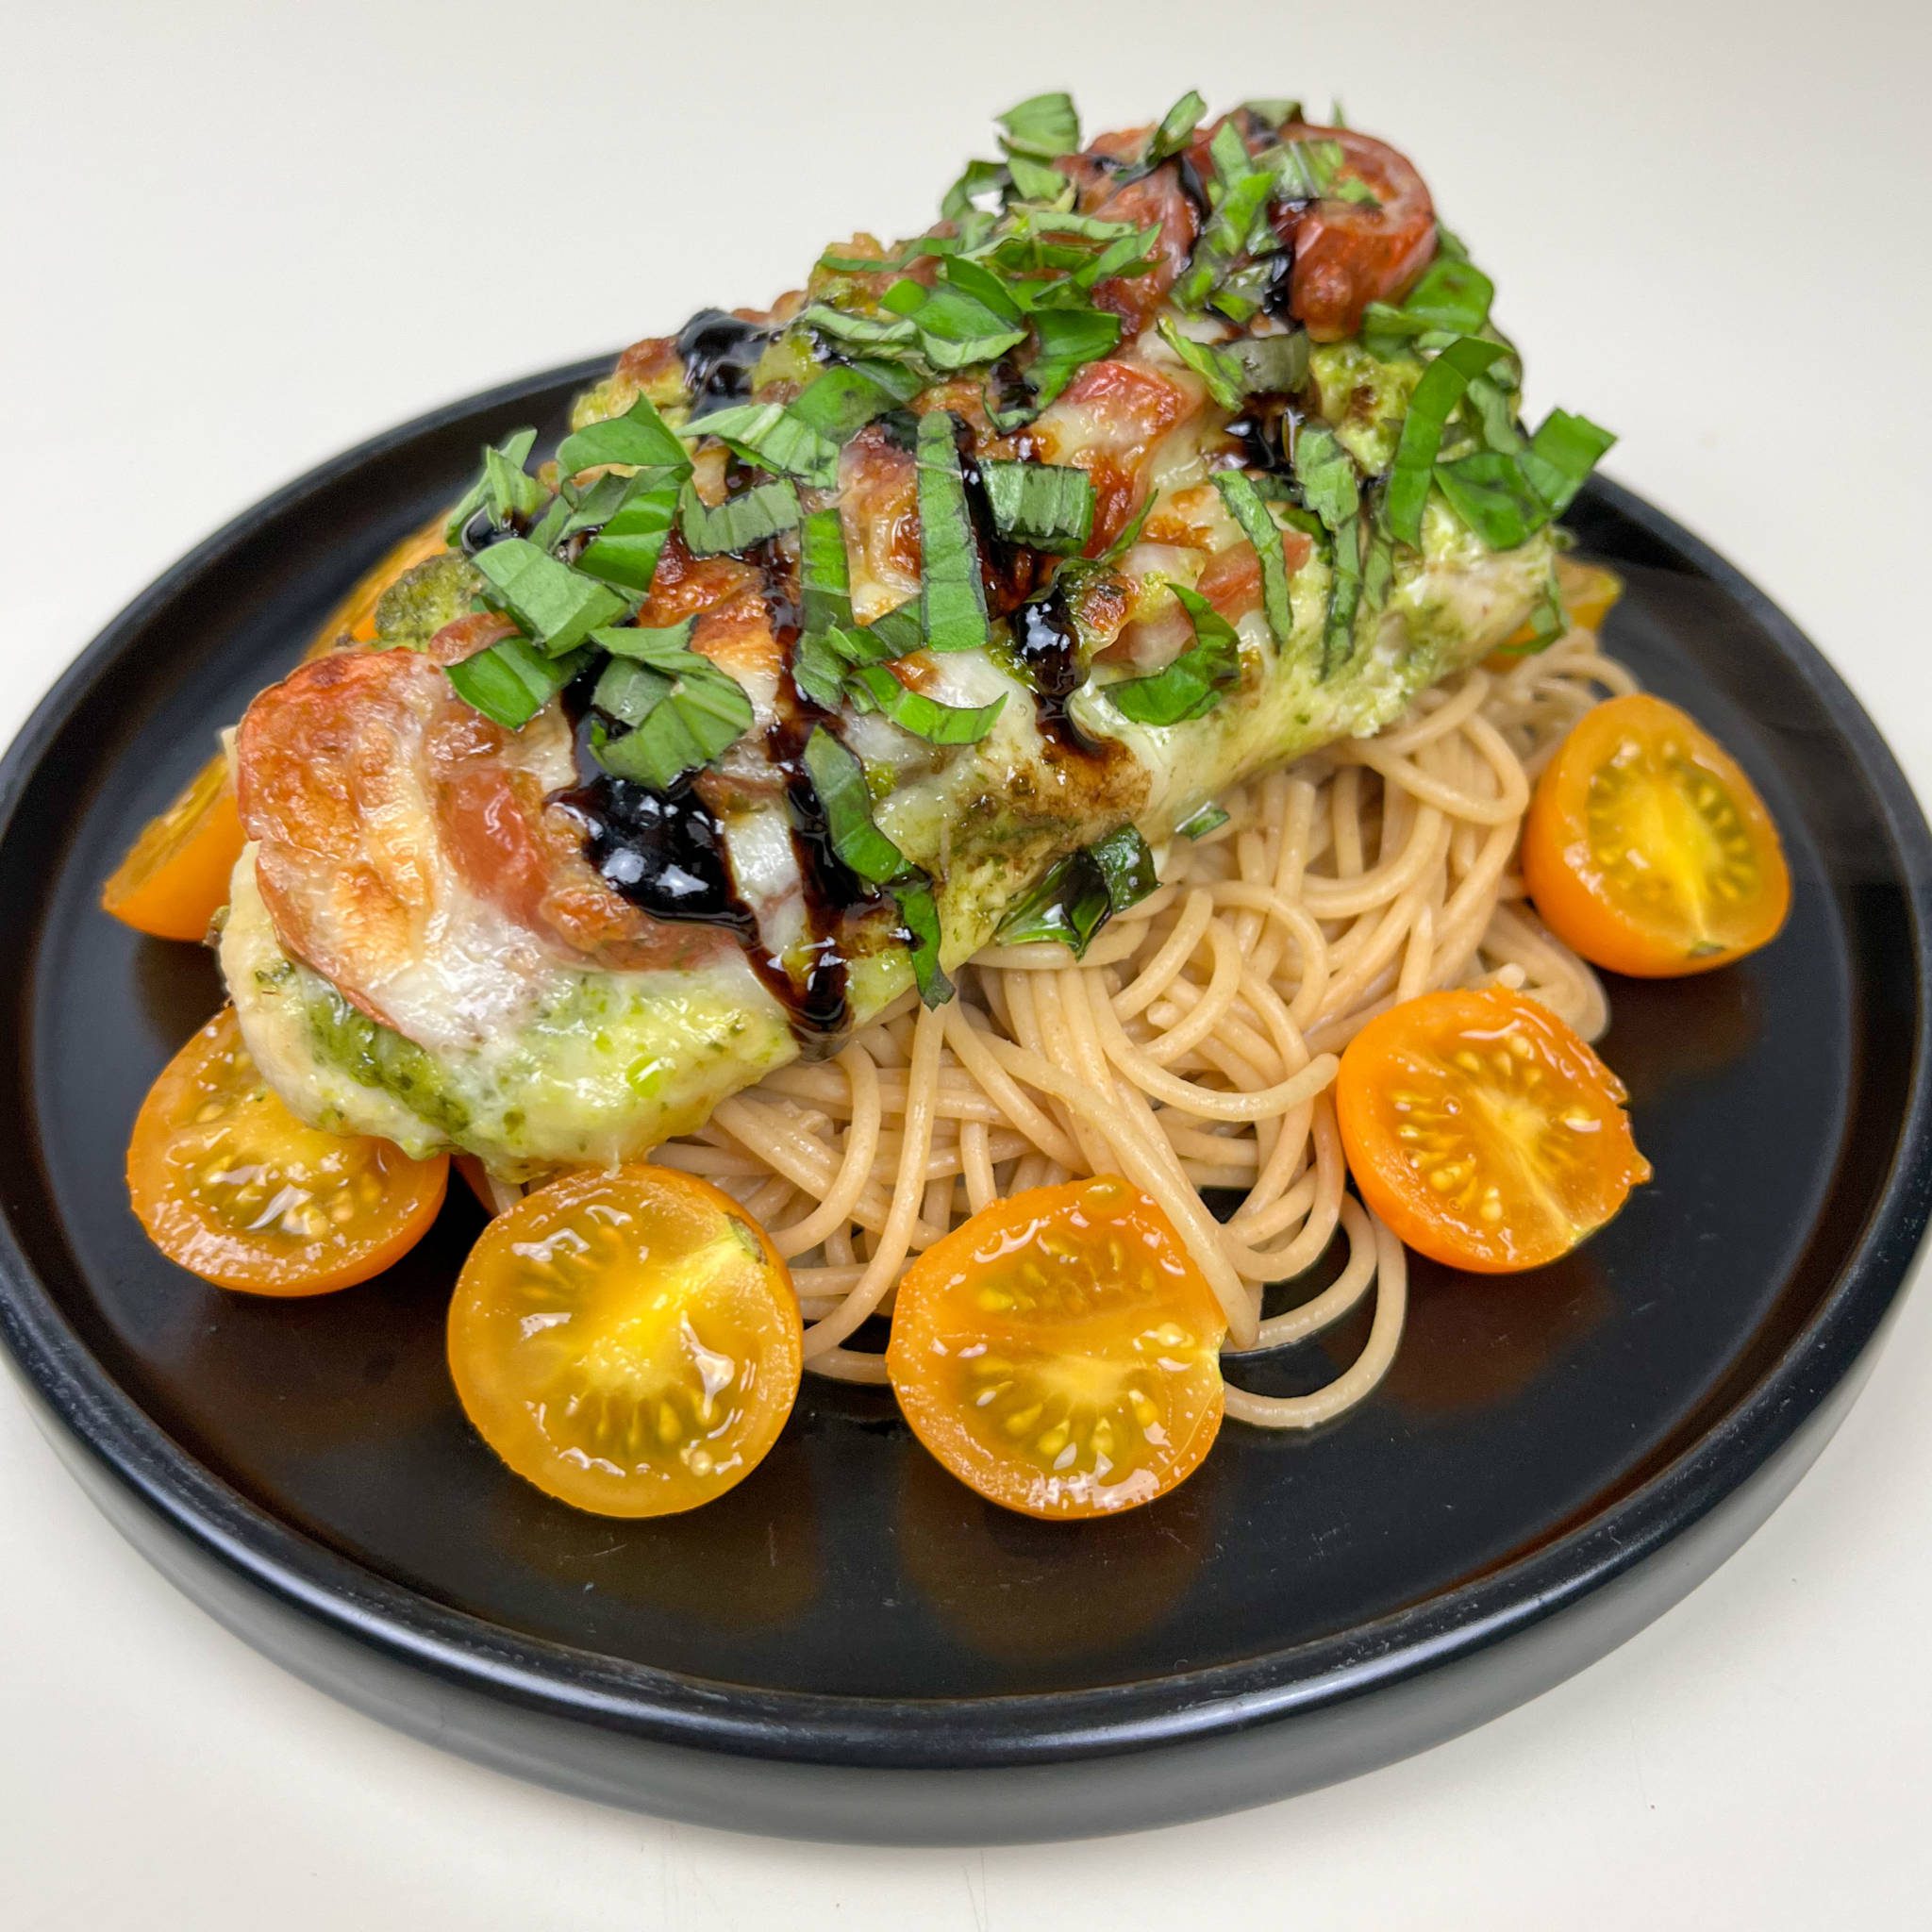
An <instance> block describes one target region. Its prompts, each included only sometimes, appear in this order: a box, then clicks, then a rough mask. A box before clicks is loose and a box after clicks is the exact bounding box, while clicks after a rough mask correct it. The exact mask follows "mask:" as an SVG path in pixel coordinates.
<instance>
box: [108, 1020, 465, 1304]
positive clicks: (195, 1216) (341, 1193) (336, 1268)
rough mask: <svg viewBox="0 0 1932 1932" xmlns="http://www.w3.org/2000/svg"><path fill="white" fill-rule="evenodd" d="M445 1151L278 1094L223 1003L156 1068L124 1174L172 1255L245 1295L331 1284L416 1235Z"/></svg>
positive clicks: (405, 1246) (363, 1277)
mask: <svg viewBox="0 0 1932 1932" xmlns="http://www.w3.org/2000/svg"><path fill="white" fill-rule="evenodd" d="M448 1174H449V1162H448V1161H447V1160H446V1159H445V1158H442V1157H441V1156H438V1157H437V1158H435V1159H434V1160H412V1159H410V1158H409V1157H408V1155H406V1154H405V1153H403V1152H402V1150H401V1149H400V1148H397V1147H394V1146H391V1143H390V1142H389V1141H376V1140H371V1139H367V1138H365V1137H363V1136H360V1135H349V1134H325V1133H323V1132H321V1131H320V1130H319V1129H318V1128H315V1127H311V1126H308V1125H307V1124H305V1123H303V1122H302V1121H299V1120H297V1119H296V1118H295V1116H294V1115H293V1114H292V1113H291V1112H290V1111H289V1109H288V1108H286V1107H284V1106H283V1105H282V1103H281V1101H280V1100H279V1099H278V1098H277V1097H276V1095H275V1091H273V1090H272V1089H271V1088H270V1086H269V1084H268V1082H267V1081H266V1080H264V1079H263V1078H262V1077H261V1074H259V1073H258V1071H257V1069H256V1065H255V1062H254V1061H253V1060H251V1059H250V1058H248V1049H247V1047H246V1046H245V1045H244V1044H243V1043H242V1028H241V1026H240V1025H239V1024H237V1022H236V1019H235V1009H234V1008H232V1007H225V1008H223V1009H222V1010H221V1011H220V1012H219V1013H218V1014H216V1016H215V1017H214V1018H213V1019H212V1020H210V1021H209V1022H208V1024H207V1025H206V1026H204V1027H203V1028H202V1029H201V1031H200V1032H199V1033H197V1034H196V1035H195V1036H194V1038H193V1039H192V1040H191V1041H189V1042H188V1044H187V1045H186V1046H184V1047H183V1048H182V1049H181V1051H180V1052H179V1053H177V1054H176V1055H175V1058H173V1059H172V1060H170V1061H169V1062H168V1064H167V1066H166V1067H165V1068H164V1069H163V1070H162V1073H161V1076H160V1078H159V1079H158V1080H157V1081H156V1082H155V1084H154V1086H153V1087H152V1088H150V1089H149V1091H148V1096H147V1098H146V1099H145V1100H144V1101H143V1102H142V1108H141V1112H140V1114H139V1115H138V1116H137V1117H136V1119H135V1123H134V1137H133V1139H132V1141H130V1142H129V1143H128V1148H127V1187H128V1192H129V1194H130V1195H131V1196H132V1198H133V1202H134V1211H135V1213H136V1214H137V1215H138V1216H139V1217H140V1219H141V1224H142V1226H143V1227H144V1228H146V1229H147V1232H148V1238H149V1240H151V1241H153V1242H154V1244H155V1246H156V1247H158V1248H159V1249H160V1251H161V1252H162V1254H164V1255H166V1256H167V1257H168V1258H169V1259H170V1260H171V1261H175V1262H178V1263H179V1264H180V1266H182V1267H183V1268H186V1269H188V1270H189V1271H190V1272H191V1273H192V1274H199V1275H200V1276H201V1277H202V1279H203V1280H204V1281H212V1282H213V1283H214V1284H215V1285H216V1286H217V1287H218V1288H233V1289H240V1290H242V1291H244V1292H246V1293H249V1294H269V1295H303V1294H326V1293H327V1292H328V1291H330V1290H331V1289H337V1288H347V1287H349V1286H351V1285H352V1284H353V1283H355V1282H358V1281H367V1280H368V1279H369V1277H370V1276H371V1275H372V1274H381V1273H382V1271H383V1270H384V1269H385V1268H387V1267H388V1266H389V1265H390V1264H391V1262H392V1261H395V1260H397V1259H399V1258H400V1257H402V1256H404V1255H406V1254H408V1251H409V1250H410V1249H411V1248H413V1247H414V1246H415V1245H416V1243H417V1242H418V1241H421V1240H422V1238H423V1236H424V1234H425V1231H426V1230H427V1229H428V1226H429V1224H430V1223H431V1222H432V1221H434V1220H435V1219H436V1210H437V1209H438V1208H440V1207H441V1205H442V1194H443V1188H444V1185H445V1183H446V1181H447V1179H448Z"/></svg>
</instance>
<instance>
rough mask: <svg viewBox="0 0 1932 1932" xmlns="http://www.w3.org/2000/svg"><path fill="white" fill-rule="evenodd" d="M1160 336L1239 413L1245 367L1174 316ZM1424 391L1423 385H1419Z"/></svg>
mask: <svg viewBox="0 0 1932 1932" xmlns="http://www.w3.org/2000/svg"><path fill="white" fill-rule="evenodd" d="M1159 327H1160V334H1161V338H1162V340H1163V341H1165V342H1166V343H1167V345H1168V347H1169V348H1171V349H1172V350H1173V351H1174V354H1175V355H1176V356H1178V357H1179V358H1181V360H1182V361H1183V362H1185V363H1186V364H1187V365H1188V367H1189V368H1190V369H1191V370H1192V371H1193V372H1194V374H1195V375H1198V376H1199V377H1200V378H1201V380H1202V381H1203V382H1205V383H1206V384H1207V385H1208V394H1209V395H1210V396H1212V397H1213V398H1214V400H1215V401H1216V402H1217V403H1219V404H1220V405H1221V407H1222V408H1224V409H1238V408H1240V407H1241V381H1242V372H1241V364H1240V363H1239V362H1237V361H1236V360H1235V359H1234V358H1233V357H1232V356H1229V355H1227V354H1226V353H1225V352H1224V351H1223V350H1221V349H1218V348H1216V347H1215V346H1214V344H1213V343H1211V342H1197V341H1194V340H1193V339H1192V338H1191V336H1184V335H1183V334H1182V333H1181V332H1180V330H1179V329H1178V328H1176V327H1175V326H1174V318H1173V317H1172V316H1171V315H1163V316H1162V317H1161V318H1160V324H1159ZM1417 387H1418V388H1420V387H1421V385H1420V384H1418V385H1417Z"/></svg>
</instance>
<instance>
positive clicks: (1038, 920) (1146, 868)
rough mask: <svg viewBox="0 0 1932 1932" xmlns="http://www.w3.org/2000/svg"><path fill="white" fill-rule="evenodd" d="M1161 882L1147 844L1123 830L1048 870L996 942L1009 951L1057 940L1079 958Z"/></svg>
mask: <svg viewBox="0 0 1932 1932" xmlns="http://www.w3.org/2000/svg"><path fill="white" fill-rule="evenodd" d="M1158 883H1159V881H1158V878H1157V877H1156V875H1155V871H1154V855H1153V853H1151V852H1150V851H1149V850H1148V849H1147V841H1145V840H1144V839H1142V838H1141V835H1140V833H1139V832H1138V831H1136V830H1135V829H1134V827H1133V826H1132V825H1122V826H1120V827H1119V828H1118V829H1116V830H1114V831H1111V832H1109V833H1108V835H1107V836H1106V837H1105V838H1104V839H1098V840H1096V841H1094V842H1093V843H1092V844H1091V845H1089V846H1085V847H1083V848H1082V849H1081V850H1080V851H1078V852H1073V853H1069V854H1068V855H1067V857H1066V858H1062V859H1060V860H1059V861H1058V863H1057V864H1055V865H1052V866H1050V867H1049V868H1048V869H1047V872H1046V874H1045V876H1044V877H1042V878H1041V881H1040V883H1039V884H1038V885H1036V886H1035V887H1034V888H1033V889H1032V891H1029V892H1027V893H1026V895H1025V896H1024V898H1023V899H1021V900H1020V902H1019V903H1018V904H1017V905H1015V906H1014V907H1012V908H1011V909H1010V910H1008V913H1007V916H1006V917H1005V918H1004V919H1002V920H1001V921H1000V924H999V929H998V932H997V934H996V935H995V937H996V938H997V939H998V940H999V941H1000V943H1001V944H1002V945H1008V946H1024V945H1030V944H1037V943H1040V942H1041V941H1045V942H1048V943H1052V942H1055V941H1057V942H1058V943H1059V944H1060V945H1063V946H1065V947H1066V948H1067V949H1068V950H1069V951H1070V952H1071V953H1072V954H1073V955H1074V958H1081V957H1082V956H1083V955H1084V954H1085V953H1086V951H1087V948H1088V946H1089V945H1090V944H1091V942H1092V940H1093V936H1094V934H1095V933H1097V932H1098V931H1099V930H1100V928H1101V927H1102V926H1103V925H1105V924H1107V922H1108V920H1109V919H1111V918H1112V917H1113V915H1114V914H1115V913H1116V912H1124V911H1125V910H1126V908H1128V907H1129V906H1132V905H1135V904H1137V903H1138V902H1139V901H1140V900H1141V899H1144V898H1145V897H1146V896H1147V895H1148V893H1150V892H1151V891H1154V889H1155V887H1156V886H1157V885H1158Z"/></svg>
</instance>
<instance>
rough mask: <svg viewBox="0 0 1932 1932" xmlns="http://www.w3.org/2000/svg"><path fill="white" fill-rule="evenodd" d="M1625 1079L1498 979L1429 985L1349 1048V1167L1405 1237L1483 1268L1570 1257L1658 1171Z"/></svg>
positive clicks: (1344, 1080) (1344, 1073)
mask: <svg viewBox="0 0 1932 1932" xmlns="http://www.w3.org/2000/svg"><path fill="white" fill-rule="evenodd" d="M1624 1098H1625V1095H1624V1088H1623V1085H1622V1083H1621V1082H1620V1081H1619V1080H1618V1079H1617V1077H1616V1075H1615V1074H1612V1073H1611V1072H1610V1070H1609V1069H1608V1068H1607V1067H1606V1066H1605V1065H1604V1063H1603V1062H1602V1061H1601V1060H1600V1059H1598V1058H1597V1057H1596V1055H1595V1054H1594V1053H1592V1052H1591V1049H1590V1047H1589V1045H1588V1044H1587V1043H1586V1042H1585V1041H1583V1040H1582V1039H1580V1038H1579V1037H1578V1036H1577V1035H1576V1034H1575V1033H1574V1032H1573V1031H1572V1029H1571V1028H1570V1027H1568V1026H1566V1025H1565V1024H1563V1022H1562V1021H1561V1020H1559V1019H1558V1018H1557V1016H1556V1015H1555V1014H1554V1013H1552V1012H1551V1011H1549V1010H1548V1008H1545V1007H1542V1006H1541V1005H1539V1004H1538V1002H1536V1001H1535V1000H1533V999H1530V998H1529V997H1528V996H1527V995H1525V994H1523V993H1517V992H1510V991H1507V990H1505V989H1503V988H1500V987H1491V988H1485V989H1482V990H1473V989H1461V990H1455V991H1444V992H1432V993H1424V994H1423V995H1422V997H1421V998H1419V999H1413V1000H1406V1001H1404V1002H1403V1003H1402V1004H1401V1005H1400V1006H1396V1007H1391V1008H1390V1009H1389V1010H1388V1011H1387V1012H1386V1013H1382V1014H1380V1015H1378V1016H1377V1017H1376V1018H1375V1019H1374V1020H1371V1021H1370V1022H1369V1024H1367V1025H1366V1026H1364V1027H1363V1028H1362V1030H1361V1031H1360V1032H1359V1033H1357V1035H1356V1037H1355V1039H1354V1040H1353V1041H1350V1042H1349V1045H1348V1048H1347V1050H1346V1051H1345V1052H1344V1053H1343V1055H1342V1057H1341V1072H1340V1074H1339V1075H1338V1076H1337V1081H1336V1116H1337V1120H1338V1123H1339V1124H1340V1126H1341V1141H1342V1147H1343V1149H1344V1151H1345V1152H1346V1154H1347V1157H1348V1166H1349V1172H1350V1174H1352V1175H1353V1176H1354V1179H1355V1184H1356V1187H1357V1190H1358V1191H1360V1193H1361V1197H1362V1199H1363V1201H1364V1202H1366V1203H1367V1205H1368V1207H1369V1208H1370V1209H1371V1210H1372V1211H1373V1212H1374V1214H1375V1215H1376V1216H1377V1217H1378V1218H1379V1219H1380V1220H1381V1221H1382V1222H1383V1223H1384V1224H1386V1225H1387V1226H1388V1227H1389V1228H1390V1230H1391V1232H1392V1233H1393V1234H1394V1235H1395V1236H1396V1237H1397V1238H1398V1239H1399V1240H1400V1241H1403V1242H1404V1243H1405V1244H1406V1245H1407V1246H1408V1247H1411V1248H1413V1249H1415V1250H1416V1252H1417V1253H1419V1254H1424V1255H1427V1256H1429V1257H1431V1258H1432V1259H1434V1260H1438V1261H1441V1262H1442V1263H1444V1264H1445V1265H1446V1266H1448V1267H1452V1268H1461V1269H1466V1270H1469V1271H1470V1272H1472V1273H1475V1274H1514V1273H1516V1272H1517V1271H1519V1270H1522V1269H1527V1268H1539V1267H1541V1266H1543V1265H1544V1264H1546V1263H1547V1262H1550V1261H1554V1260H1557V1258H1559V1257H1561V1256H1563V1255H1565V1254H1567V1253H1568V1252H1569V1251H1570V1250H1571V1249H1572V1248H1573V1247H1574V1246H1575V1245H1576V1244H1577V1242H1578V1241H1582V1240H1583V1239H1584V1238H1585V1237H1586V1236H1587V1235H1589V1234H1591V1233H1593V1232H1594V1231H1595V1230H1596V1229H1597V1228H1599V1227H1601V1226H1602V1225H1603V1224H1605V1223H1606V1222H1607V1221H1608V1220H1609V1219H1610V1217H1611V1216H1612V1215H1613V1214H1615V1213H1616V1212H1617V1210H1618V1209H1619V1208H1621V1207H1622V1206H1623V1205H1624V1200H1625V1199H1626V1198H1627V1197H1628V1195H1629V1192H1630V1190H1631V1189H1632V1188H1633V1187H1634V1186H1636V1185H1638V1184H1639V1183H1640V1182H1642V1181H1645V1180H1648V1179H1649V1178H1650V1163H1649V1162H1648V1161H1647V1160H1645V1159H1644V1158H1643V1157H1642V1156H1641V1154H1639V1153H1638V1151H1637V1147H1636V1143H1635V1141H1633V1140H1632V1138H1631V1133H1630V1123H1629V1119H1628V1117H1627V1116H1626V1115H1625V1114H1624V1108H1623V1102H1624Z"/></svg>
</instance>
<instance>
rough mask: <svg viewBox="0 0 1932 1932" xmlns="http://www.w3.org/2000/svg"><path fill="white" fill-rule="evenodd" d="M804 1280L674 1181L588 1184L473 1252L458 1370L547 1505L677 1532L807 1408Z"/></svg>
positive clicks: (756, 1237) (487, 1235)
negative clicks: (672, 1521)
mask: <svg viewBox="0 0 1932 1932" xmlns="http://www.w3.org/2000/svg"><path fill="white" fill-rule="evenodd" d="M803 1356H804V1330H803V1324H801V1323H800V1320H799V1314H798V1297H797V1294H796V1292H795V1291H793V1289H792V1286H791V1271H790V1270H789V1269H788V1268H787V1267H786V1265H785V1263H784V1261H783V1260H781V1259H780V1258H779V1256H778V1251H777V1250H776V1249H775V1248H774V1247H773V1245H772V1243H771V1242H770V1241H769V1240H767V1239H766V1236H765V1234H764V1231H763V1229H761V1228H760V1227H759V1226H758V1224H757V1223H755V1222H754V1221H753V1220H752V1219H751V1217H750V1216H749V1215H747V1214H746V1213H745V1211H744V1209H743V1208H741V1207H740V1206H739V1205H738V1203H737V1202H736V1201H734V1200H733V1199H732V1198H731V1197H730V1195H728V1194H725V1193H722V1192H720V1191H719V1190H718V1189H716V1188H714V1187H713V1186H712V1185H711V1184H710V1183H709V1182H708V1181H704V1180H700V1179H698V1178H697V1176H696V1175H694V1174H683V1173H680V1172H679V1171H677V1170H676V1169H675V1168H668V1167H622V1168H618V1169H615V1170H614V1171H609V1172H606V1171H604V1170H601V1169H591V1168H584V1169H579V1170H577V1171H576V1172H575V1173H573V1174H565V1175H564V1176H563V1177H562V1178H561V1179H560V1180H555V1181H552V1182H551V1183H550V1184H549V1185H548V1186H547V1187H543V1188H540V1189H538V1190H537V1191H536V1192H535V1193H533V1194H525V1196H524V1198H523V1199H522V1200H521V1201H519V1202H518V1203H517V1205H516V1206H515V1207H514V1208H509V1209H508V1211H507V1212H505V1213H502V1214H499V1215H497V1217H496V1218H495V1219H494V1220H493V1221H491V1224H490V1225H489V1226H488V1227H486V1228H485V1229H484V1230H483V1232H482V1233H481V1234H480V1235H479V1236H478V1237H477V1239H476V1245H475V1247H474V1248H472V1249H471V1250H470V1258H469V1259H468V1260H467V1261H466V1262H465V1263H464V1264H463V1272H462V1274H461V1276H460V1278H459V1279H458V1282H457V1291H456V1296H455V1299H454V1300H452V1301H451V1303H450V1308H449V1366H450V1373H451V1374H452V1375H453V1376H454V1377H455V1378H456V1385H457V1393H458V1396H459V1397H460V1398H461V1399H462V1405H463V1408H464V1410H465V1411H466V1412H467V1414H468V1415H469V1418H470V1420H471V1422H472V1423H474V1424H475V1426H476V1431H477V1433H478V1434H479V1435H480V1436H481V1437H482V1438H483V1440H484V1441H486V1442H488V1443H489V1444H490V1446H491V1448H492V1449H494V1450H495V1451H496V1453H497V1454H498V1455H499V1456H500V1457H503V1459H504V1461H505V1462H507V1463H508V1465H509V1466H510V1468H511V1469H513V1470H515V1471H516V1473H517V1474H519V1475H520V1476H522V1477H524V1478H525V1481H527V1482H531V1483H534V1484H535V1485H536V1486H537V1487H538V1488H539V1489H540V1490H541V1491H543V1492H544V1494H545V1495H549V1496H555V1497H556V1498H557V1499H558V1501H559V1502H562V1503H568V1504H570V1505H571V1506H572V1507H575V1508H578V1509H588V1510H591V1511H593V1512H594V1513H595V1514H597V1515H600V1516H668V1515H672V1514H675V1512H676V1511H678V1510H682V1509H694V1508H696V1507H697V1506H698V1505H699V1504H700V1503H709V1502H711V1501H713V1500H714V1499H715V1498H717V1497H719V1496H722V1495H723V1494H724V1492H725V1491H726V1490H728V1489H731V1488H732V1487H733V1486H734V1485H736V1484H738V1483H741V1482H742V1481H743V1480H744V1478H745V1477H746V1476H748V1475H749V1474H751V1473H752V1471H753V1470H754V1469H756V1468H757V1467H758V1463H759V1462H760V1461H761V1460H762V1459H763V1457H764V1455H765V1452H766V1451H767V1450H768V1449H770V1448H771V1446H772V1444H773V1443H774V1441H777V1438H778V1431H779V1430H780V1429H781V1428H783V1427H784V1425H785V1418H786V1417H787V1416H788V1415H790V1414H791V1405H792V1404H793V1402H795V1401H796V1400H797V1397H798V1378H799V1374H800V1372H801V1369H802V1367H803Z"/></svg>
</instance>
